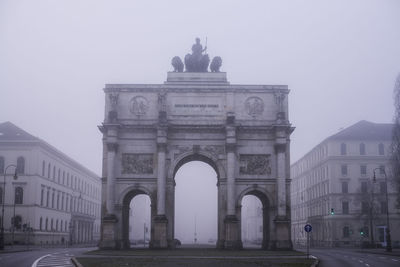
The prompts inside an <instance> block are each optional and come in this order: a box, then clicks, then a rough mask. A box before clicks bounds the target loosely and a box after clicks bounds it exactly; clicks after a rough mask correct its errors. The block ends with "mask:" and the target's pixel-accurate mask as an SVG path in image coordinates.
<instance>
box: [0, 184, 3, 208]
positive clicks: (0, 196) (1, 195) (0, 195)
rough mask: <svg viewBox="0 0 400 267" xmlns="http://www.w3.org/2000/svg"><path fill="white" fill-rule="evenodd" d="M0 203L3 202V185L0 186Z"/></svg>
mask: <svg viewBox="0 0 400 267" xmlns="http://www.w3.org/2000/svg"><path fill="white" fill-rule="evenodd" d="M0 204H3V187H0Z"/></svg>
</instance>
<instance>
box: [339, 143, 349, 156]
mask: <svg viewBox="0 0 400 267" xmlns="http://www.w3.org/2000/svg"><path fill="white" fill-rule="evenodd" d="M346 154H347V147H346V144H341V145H340V155H346Z"/></svg>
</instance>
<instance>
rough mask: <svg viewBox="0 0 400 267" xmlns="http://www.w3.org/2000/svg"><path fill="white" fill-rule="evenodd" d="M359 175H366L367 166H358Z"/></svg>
mask: <svg viewBox="0 0 400 267" xmlns="http://www.w3.org/2000/svg"><path fill="white" fill-rule="evenodd" d="M360 174H361V176H365V175H367V165H361V166H360Z"/></svg>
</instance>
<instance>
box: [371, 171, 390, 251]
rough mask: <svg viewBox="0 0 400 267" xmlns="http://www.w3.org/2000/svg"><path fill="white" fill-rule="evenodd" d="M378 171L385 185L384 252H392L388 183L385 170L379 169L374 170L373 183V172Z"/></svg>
mask: <svg viewBox="0 0 400 267" xmlns="http://www.w3.org/2000/svg"><path fill="white" fill-rule="evenodd" d="M376 170H380V171H381V173H383V174H384V175H385V183H386V251H388V252H391V251H392V240H391V238H390V229H389V198H388V183H387V175H386V172H385V169H383V168H381V167H379V168H375V169H374V182H375V181H376V174H375V171H376Z"/></svg>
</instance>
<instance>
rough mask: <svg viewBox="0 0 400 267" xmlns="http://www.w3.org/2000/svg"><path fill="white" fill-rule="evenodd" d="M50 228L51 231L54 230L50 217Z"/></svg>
mask: <svg viewBox="0 0 400 267" xmlns="http://www.w3.org/2000/svg"><path fill="white" fill-rule="evenodd" d="M50 230H51V231H53V230H54V228H53V219H51V223H50Z"/></svg>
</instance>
